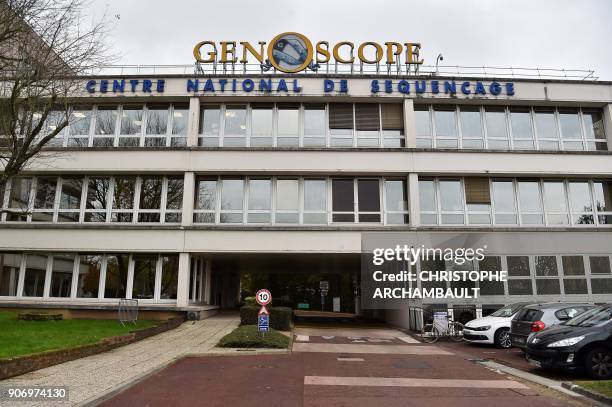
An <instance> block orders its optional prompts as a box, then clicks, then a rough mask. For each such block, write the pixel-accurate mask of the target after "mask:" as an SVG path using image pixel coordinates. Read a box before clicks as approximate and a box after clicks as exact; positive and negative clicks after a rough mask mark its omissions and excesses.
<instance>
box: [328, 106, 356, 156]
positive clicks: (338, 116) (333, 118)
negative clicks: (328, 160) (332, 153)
mask: <svg viewBox="0 0 612 407" xmlns="http://www.w3.org/2000/svg"><path fill="white" fill-rule="evenodd" d="M329 133H330V146H331V147H352V146H353V105H352V104H350V103H331V104H330V105H329Z"/></svg>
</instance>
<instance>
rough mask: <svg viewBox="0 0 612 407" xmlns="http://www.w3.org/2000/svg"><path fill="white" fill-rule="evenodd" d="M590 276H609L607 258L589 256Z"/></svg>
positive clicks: (608, 261) (608, 260)
mask: <svg viewBox="0 0 612 407" xmlns="http://www.w3.org/2000/svg"><path fill="white" fill-rule="evenodd" d="M589 264H590V266H591V274H610V258H609V257H607V256H590V257H589Z"/></svg>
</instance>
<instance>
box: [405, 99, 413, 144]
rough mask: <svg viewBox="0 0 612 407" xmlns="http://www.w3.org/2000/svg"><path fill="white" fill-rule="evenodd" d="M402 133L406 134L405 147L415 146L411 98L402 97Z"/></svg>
mask: <svg viewBox="0 0 612 407" xmlns="http://www.w3.org/2000/svg"><path fill="white" fill-rule="evenodd" d="M404 134H405V135H406V147H408V148H416V118H415V116H414V102H413V100H412V99H404Z"/></svg>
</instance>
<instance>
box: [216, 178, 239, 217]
mask: <svg viewBox="0 0 612 407" xmlns="http://www.w3.org/2000/svg"><path fill="white" fill-rule="evenodd" d="M243 191H244V181H243V180H242V179H224V180H222V181H221V223H242V222H243V220H242V208H243V198H244V197H243V195H244V193H243Z"/></svg>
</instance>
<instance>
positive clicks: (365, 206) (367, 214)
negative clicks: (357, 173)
mask: <svg viewBox="0 0 612 407" xmlns="http://www.w3.org/2000/svg"><path fill="white" fill-rule="evenodd" d="M357 206H358V211H359V212H358V222H360V223H363V222H380V181H379V180H378V179H358V180H357Z"/></svg>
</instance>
